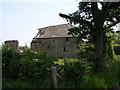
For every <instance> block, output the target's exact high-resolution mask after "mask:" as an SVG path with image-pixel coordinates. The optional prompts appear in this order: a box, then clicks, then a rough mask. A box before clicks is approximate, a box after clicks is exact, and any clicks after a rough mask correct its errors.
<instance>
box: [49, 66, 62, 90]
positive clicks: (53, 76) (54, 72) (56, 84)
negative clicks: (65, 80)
mask: <svg viewBox="0 0 120 90" xmlns="http://www.w3.org/2000/svg"><path fill="white" fill-rule="evenodd" d="M51 71H52V79H53V86H54V88H58V79H57V76H58V77H59V78H61V79H62V77H61V76H60V75H59V74H58V73H57V68H56V67H55V66H52V67H51Z"/></svg>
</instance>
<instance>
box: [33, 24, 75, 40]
mask: <svg viewBox="0 0 120 90" xmlns="http://www.w3.org/2000/svg"><path fill="white" fill-rule="evenodd" d="M72 27H73V26H71V25H69V24H60V25H54V26H49V27H44V28H39V29H38V30H39V31H38V34H37V35H36V36H35V37H34V38H52V37H72V36H71V35H68V32H69V31H68V29H70V28H72Z"/></svg>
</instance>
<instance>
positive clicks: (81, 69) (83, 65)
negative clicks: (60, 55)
mask: <svg viewBox="0 0 120 90" xmlns="http://www.w3.org/2000/svg"><path fill="white" fill-rule="evenodd" d="M90 72H91V66H90V63H88V62H87V61H85V60H82V59H81V60H77V59H68V61H67V62H66V63H65V65H64V72H63V73H64V77H65V83H64V84H65V86H64V87H65V88H80V87H81V86H80V84H81V83H83V82H85V80H86V78H87V77H89V74H90Z"/></svg>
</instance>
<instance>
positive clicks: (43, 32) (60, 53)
mask: <svg viewBox="0 0 120 90" xmlns="http://www.w3.org/2000/svg"><path fill="white" fill-rule="evenodd" d="M70 28H72V26H71V25H68V24H61V25H55V26H49V27H45V28H40V29H38V30H39V31H38V34H37V35H36V36H35V37H34V38H33V40H32V42H31V49H32V50H33V51H36V52H38V51H40V50H42V49H43V50H46V51H47V52H48V54H49V55H50V56H57V57H60V58H64V57H71V58H72V57H77V53H76V48H75V44H76V40H77V37H72V36H71V35H68V29H70Z"/></svg>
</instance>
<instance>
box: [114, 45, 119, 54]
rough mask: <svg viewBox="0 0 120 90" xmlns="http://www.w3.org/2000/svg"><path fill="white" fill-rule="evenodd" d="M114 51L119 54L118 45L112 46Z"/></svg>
mask: <svg viewBox="0 0 120 90" xmlns="http://www.w3.org/2000/svg"><path fill="white" fill-rule="evenodd" d="M114 51H115V54H116V55H120V45H119V46H114Z"/></svg>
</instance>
